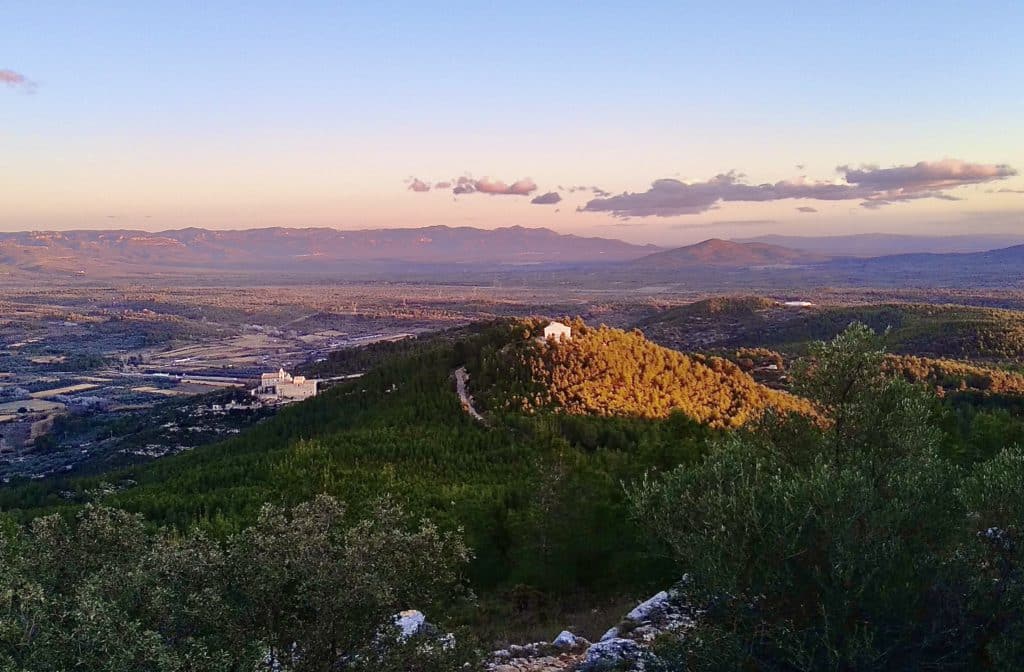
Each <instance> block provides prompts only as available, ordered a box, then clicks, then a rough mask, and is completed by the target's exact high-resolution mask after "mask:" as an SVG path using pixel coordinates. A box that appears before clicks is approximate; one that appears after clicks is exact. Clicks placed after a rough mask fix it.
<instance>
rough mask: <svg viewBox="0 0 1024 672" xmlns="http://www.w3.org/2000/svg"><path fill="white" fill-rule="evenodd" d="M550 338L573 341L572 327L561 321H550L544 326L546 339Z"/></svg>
mask: <svg viewBox="0 0 1024 672" xmlns="http://www.w3.org/2000/svg"><path fill="white" fill-rule="evenodd" d="M549 338H553V339H555V340H556V341H562V340H565V341H571V340H572V328H571V327H569V325H567V324H562V323H561V322H549V323H548V326H546V327H544V340H547V339H549Z"/></svg>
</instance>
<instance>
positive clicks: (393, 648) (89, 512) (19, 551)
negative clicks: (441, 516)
mask: <svg viewBox="0 0 1024 672" xmlns="http://www.w3.org/2000/svg"><path fill="white" fill-rule="evenodd" d="M468 558H469V552H468V550H467V549H466V547H465V546H464V545H463V543H462V541H461V540H460V539H459V538H458V537H457V536H455V535H451V534H442V533H440V532H438V530H437V529H435V528H434V527H433V526H432V525H431V524H429V523H426V522H424V523H422V524H421V525H419V526H418V527H416V528H413V529H409V528H408V526H407V525H406V523H405V520H404V517H403V514H402V511H401V510H400V509H398V508H396V507H394V506H391V505H387V504H384V505H381V506H380V507H379V508H378V509H377V510H376V511H375V512H374V514H373V515H372V516H370V517H368V518H366V519H364V520H361V521H358V522H356V523H355V524H346V521H345V511H344V508H343V507H342V506H341V504H339V503H338V502H337V501H335V500H334V499H331V498H329V497H319V498H317V499H315V500H313V501H311V502H308V503H305V504H300V505H298V506H296V507H295V508H293V509H290V510H287V509H283V508H280V507H276V506H271V505H267V506H265V507H264V508H263V510H262V512H261V513H260V516H259V519H258V521H257V522H256V524H255V525H253V526H252V527H250V528H248V529H246V530H245V531H243V532H241V533H239V534H236V535H234V536H232V537H230V538H229V539H227V540H226V541H224V542H214V541H211V540H210V539H208V538H207V537H205V536H204V535H202V534H199V533H196V534H191V535H186V536H180V535H174V534H171V533H168V532H166V531H160V532H158V533H155V534H151V533H148V532H147V530H146V526H145V524H144V521H143V520H142V518H141V517H140V516H137V515H133V514H129V513H126V512H123V511H120V510H117V509H112V508H106V507H98V506H88V507H86V508H85V509H84V510H83V511H81V513H79V514H78V515H77V516H76V517H75V519H74V520H73V521H68V520H66V519H64V518H62V517H61V516H59V515H51V516H47V517H44V518H40V519H37V520H35V521H34V522H33V523H32V524H31V526H30V527H29V528H28V529H21V528H18V527H16V526H14V525H12V524H7V525H6V526H5V528H4V530H3V535H2V540H0V669H4V670H7V669H12V670H24V671H26V672H27V671H30V670H32V671H34V670H83V671H84V670H109V671H111V672H114V671H122V670H123V671H124V672H129V671H131V672H137V671H140V670H152V671H154V672H156V671H160V672H163V671H169V670H182V671H185V670H223V671H225V672H228V671H233V670H253V669H258V668H259V667H260V666H263V665H266V664H272V665H276V669H280V670H296V671H299V670H330V669H336V665H338V663H339V661H344V662H345V668H346V669H354V670H358V669H375V670H377V671H381V670H389V669H417V670H419V669H422V670H430V669H437V670H442V669H451V667H449V666H455V667H459V666H461V664H462V663H463V662H467V661H469V660H471V659H472V658H473V654H472V652H469V651H467V650H466V647H465V642H459V640H455V644H454V646H451V645H449V646H447V647H446V646H441V645H439V644H438V643H437V642H432V643H431V642H424V641H421V638H416V637H414V638H411V639H408V640H403V639H402V638H400V637H397V632H396V631H394V627H393V625H392V618H393V615H394V614H395V613H396V612H398V611H400V610H402V609H406V608H409V607H411V606H415V607H417V608H420V609H429V608H430V607H432V606H438V605H440V604H441V603H443V602H446V601H448V600H450V599H452V598H453V597H458V596H459V595H460V593H461V592H462V581H461V576H460V572H461V569H462V567H463V566H464V564H465V563H466V562H467V560H468Z"/></svg>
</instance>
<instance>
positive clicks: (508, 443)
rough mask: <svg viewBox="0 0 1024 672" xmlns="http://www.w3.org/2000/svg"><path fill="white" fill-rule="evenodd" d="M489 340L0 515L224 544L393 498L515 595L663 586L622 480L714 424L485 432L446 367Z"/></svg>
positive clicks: (584, 421)
mask: <svg viewBox="0 0 1024 672" xmlns="http://www.w3.org/2000/svg"><path fill="white" fill-rule="evenodd" d="M498 329H504V327H503V326H502V327H499V328H498ZM492 333H494V330H486V331H485V332H484V334H483V335H482V336H480V337H471V338H468V339H466V340H465V341H464V342H462V343H461V344H452V343H451V342H449V341H447V340H439V341H429V340H428V341H424V342H423V343H421V346H422V347H421V348H420V349H418V350H417V351H416V352H415V354H412V355H409V356H404V357H403V356H397V357H394V358H391V359H387V360H385V361H384V363H382V365H381V366H379V367H378V368H377V369H375V370H373V371H371V372H370V373H368V374H367V375H365V376H363V377H362V378H360V379H358V380H355V381H353V382H350V383H347V384H344V385H339V386H337V387H334V388H332V389H330V390H328V391H327V392H326V393H325V394H323V395H321V396H319V397H316V398H314V399H311V400H309V401H308V402H305V403H302V404H297V405H294V406H291V407H288V408H285V409H283V410H282V411H281V412H280V413H278V414H277V415H276V416H275V417H274V418H272V419H270V420H269V421H267V422H265V423H262V424H260V425H257V426H255V427H253V428H251V429H250V430H249V431H247V432H246V433H245V434H243V435H242V436H240V437H238V438H236V439H232V440H229V441H226V442H224V443H222V444H219V445H215V446H210V447H207V448H203V449H202V450H196V451H192V452H189V453H184V454H181V455H176V456H173V457H167V458H163V459H160V460H157V461H155V462H152V463H149V464H147V465H140V466H133V467H130V468H126V469H122V470H120V471H115V472H110V473H107V474H104V475H102V476H95V477H85V478H81V477H79V478H60V479H52V480H46V481H32V482H27V483H22V484H17V485H14V487H9V488H4V489H0V508H2V509H3V510H5V511H8V512H10V513H12V514H13V515H15V516H17V517H19V518H21V519H28V518H31V517H33V516H35V515H38V514H39V513H43V512H47V511H51V510H54V509H58V510H72V509H74V508H76V507H78V506H80V505H81V504H82V503H84V502H88V501H101V502H102V503H104V504H106V505H110V506H116V507H118V508H121V509H125V510H129V511H133V512H138V513H141V514H143V515H144V516H145V518H146V520H148V521H151V522H152V523H154V524H159V525H170V526H173V527H175V528H177V529H179V530H187V529H189V528H190V527H193V526H198V527H199V528H200V529H203V530H204V531H206V532H207V533H209V534H211V535H212V536H215V537H218V538H220V537H224V536H226V535H229V534H232V533H236V532H238V531H239V530H240V529H242V528H243V527H244V526H246V525H248V524H251V523H252V522H253V521H254V520H255V518H256V515H257V514H258V511H259V509H260V507H261V506H262V505H263V503H264V502H268V501H269V502H273V503H277V504H281V505H295V504H297V503H299V502H302V501H306V500H308V499H310V498H312V497H315V496H316V495H318V494H320V493H327V494H331V495H334V496H336V497H338V498H339V499H342V500H344V501H345V502H346V503H347V504H348V505H349V507H350V509H351V510H352V511H354V512H357V513H365V512H366V511H367V510H368V508H369V507H370V506H371V504H372V502H374V501H376V500H377V499H378V498H379V497H381V496H385V495H389V494H391V495H394V496H395V497H397V498H399V499H400V500H401V501H402V502H403V503H404V504H405V505H406V506H407V507H408V509H409V510H411V511H416V512H417V513H418V514H423V515H427V516H429V517H430V518H431V519H433V520H435V521H436V522H437V523H438V524H439V525H441V526H442V528H443V529H446V530H452V529H456V528H458V527H463V528H465V537H466V541H467V543H468V544H469V545H470V546H471V547H472V548H473V549H475V557H474V560H473V562H472V563H471V565H470V567H469V569H468V573H469V575H470V576H471V578H472V579H473V582H474V586H475V587H476V588H477V589H478V590H479V591H480V592H481V593H482V594H485V595H501V596H509V601H510V603H511V602H512V601H514V600H512V597H514V596H513V593H517V594H518V593H530V592H531V591H535V592H538V593H539V594H540V595H541V596H553V595H563V596H564V595H571V594H576V593H579V592H581V591H585V592H587V593H590V594H598V595H600V594H606V593H618V592H619V591H622V592H629V591H632V590H637V591H641V590H647V589H649V588H651V587H654V586H656V585H658V583H659V582H661V581H664V580H666V579H667V578H668V577H669V573H668V572H669V568H668V563H667V562H665V561H664V560H663V559H661V558H657V557H652V556H651V554H650V553H649V551H650V550H651V547H650V545H649V544H648V543H647V541H646V539H645V536H644V535H643V534H642V533H641V532H640V531H638V530H637V529H636V527H635V526H634V525H632V524H631V522H630V521H629V520H628V516H627V513H626V511H627V509H626V504H625V496H624V492H623V490H622V487H621V483H622V482H624V481H630V480H633V479H635V478H637V477H639V476H640V475H641V474H642V473H643V472H644V471H645V470H648V469H668V468H671V467H674V466H676V465H678V464H680V463H686V462H692V461H693V460H695V459H696V458H697V457H698V456H699V455H700V454H701V451H702V450H704V446H705V445H706V439H707V436H708V435H709V434H710V433H711V431H712V430H710V429H708V428H707V427H703V426H701V425H698V424H697V423H694V422H692V421H691V420H689V419H687V418H686V417H685V416H682V415H679V414H677V415H673V416H671V417H668V418H665V419H662V420H657V421H647V420H643V419H640V418H596V417H595V418H591V417H583V416H562V415H541V416H534V417H524V416H517V415H509V416H507V417H504V418H501V419H500V421H498V422H496V423H495V424H494V426H491V427H486V426H482V425H480V424H479V423H476V422H474V421H473V420H471V419H470V418H469V417H468V416H467V415H466V414H465V413H464V412H463V410H462V408H461V407H460V405H459V402H458V399H457V397H456V396H455V395H454V394H453V392H452V383H451V380H450V374H451V371H452V369H453V368H454V367H455V366H456V365H458V364H459V363H461V362H462V361H463V359H462V358H464V357H467V356H472V353H473V352H474V351H475V350H476V349H477V348H479V347H481V346H480V344H481V343H482V342H483V340H485V339H486V338H487V337H489V335H491V334H492ZM505 333H506V334H507V331H506V332H505Z"/></svg>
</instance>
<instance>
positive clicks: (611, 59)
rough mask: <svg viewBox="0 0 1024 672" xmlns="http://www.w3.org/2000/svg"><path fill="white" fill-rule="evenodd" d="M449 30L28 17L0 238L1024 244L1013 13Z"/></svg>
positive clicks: (19, 29)
mask: <svg viewBox="0 0 1024 672" xmlns="http://www.w3.org/2000/svg"><path fill="white" fill-rule="evenodd" d="M883 7H884V8H886V10H885V20H884V21H880V20H878V17H879V16H881V12H882V9H883ZM446 9H447V11H445V12H439V11H437V8H434V7H426V6H419V5H401V4H400V5H389V6H376V5H364V6H356V5H353V6H346V7H337V6H335V5H333V4H331V3H314V2H305V3H298V4H297V5H293V6H289V7H288V8H283V7H280V6H277V5H275V4H274V3H264V2H256V3H251V4H250V5H248V6H247V7H246V8H245V9H244V10H238V9H228V8H226V7H221V8H209V7H203V8H201V7H187V8H181V7H177V6H174V5H171V4H169V3H157V4H147V5H146V6H128V7H125V6H122V5H121V4H120V3H115V2H99V3H92V4H90V5H89V6H80V7H74V6H65V5H63V4H60V5H58V4H51V3H46V2H40V3H16V4H15V5H14V6H12V7H9V8H7V9H6V10H5V30H4V31H3V33H4V44H5V47H6V49H5V50H4V52H3V53H2V55H0V58H2V59H3V60H2V61H0V123H2V124H3V128H4V129H5V131H6V135H5V137H4V141H3V143H4V144H3V147H4V150H3V152H0V178H2V180H3V185H4V186H3V188H2V196H3V198H2V199H0V230H4V231H22V230H68V229H138V230H146V231H160V230H169V229H181V228H187V227H190V226H194V227H201V228H209V229H246V228H262V227H269V226H292V227H301V228H304V227H315V226H327V227H331V228H336V229H342V230H352V229H377V228H412V227H422V226H434V225H448V226H453V227H456V226H473V227H478V228H488V229H492V228H499V227H507V226H515V225H520V226H524V227H530V228H534V227H547V228H551V229H553V230H555V231H558V232H559V233H572V234H577V235H586V236H601V237H607V238H618V239H622V240H626V241H629V242H634V243H654V244H658V245H663V246H668V245H683V244H688V243H693V242H697V241H699V240H704V239H707V238H745V237H755V236H761V235H766V234H778V235H805V236H807V235H811V236H820V235H845V234H857V233H892V234H906V235H923V234H929V235H980V234H1007V235H1010V234H1016V233H1017V232H1019V231H1022V230H1024V226H1022V224H1024V177H1022V176H1021V175H1020V170H1021V168H1022V166H1024V127H1022V126H1021V124H1020V122H1019V119H1020V118H1021V114H1022V112H1024V99H1022V98H1021V96H1020V93H1019V92H1020V91H1022V90H1024V66H1022V65H1021V64H1024V47H1022V45H1021V41H1020V40H1019V39H1018V36H1017V34H1016V33H1017V30H1016V28H1017V27H1019V26H1020V25H1021V20H1022V19H1024V6H1021V5H1020V4H1019V3H1008V2H989V3H980V4H975V5H971V6H970V7H968V6H964V5H961V4H954V3H940V4H938V5H936V4H934V3H929V4H928V5H924V4H923V3H908V4H907V5H905V6H901V7H897V8H893V7H891V6H886V5H881V4H880V5H878V6H877V7H875V9H874V10H872V8H871V7H865V6H858V7H823V6H820V5H818V4H806V5H801V6H791V7H789V8H787V9H786V11H785V12H784V13H783V14H782V15H780V14H779V10H778V8H777V7H773V6H764V5H762V4H759V3H739V5H736V6H730V7H729V8H728V9H724V8H716V7H705V6H699V7H681V6H678V5H677V4H675V3H648V4H646V5H645V6H643V7H628V8H627V7H623V6H619V5H616V4H612V3H607V4H604V3H596V4H591V5H588V6H587V7H586V8H585V10H574V9H571V8H568V7H552V6H549V5H547V4H545V3H530V2H528V3H525V4H522V3H521V4H519V5H517V6H516V7H514V8H505V9H502V10H498V11H495V10H490V9H488V8H485V7H481V6H478V5H475V4H472V3H456V5H453V6H449V7H447V8H446ZM950 44H955V45H956V49H955V50H953V51H951V50H950V49H949V45H950Z"/></svg>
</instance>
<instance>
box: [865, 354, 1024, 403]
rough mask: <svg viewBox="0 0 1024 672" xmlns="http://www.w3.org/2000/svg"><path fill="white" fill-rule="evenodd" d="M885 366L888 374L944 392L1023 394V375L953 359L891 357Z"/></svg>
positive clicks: (908, 356) (886, 360) (887, 359)
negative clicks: (965, 391) (929, 385)
mask: <svg viewBox="0 0 1024 672" xmlns="http://www.w3.org/2000/svg"><path fill="white" fill-rule="evenodd" d="M884 367H885V369H886V371H889V372H892V373H895V374H898V375H901V376H903V377H905V378H906V379H907V380H909V381H911V382H923V383H929V384H931V385H933V386H934V387H935V388H937V389H938V390H941V391H943V392H945V391H948V390H958V391H964V390H977V391H980V392H987V393H993V394H1014V395H1019V394H1024V375H1022V374H1020V373H1016V372H1013V371H1007V370H1005V369H997V368H993V367H990V366H979V365H977V364H971V363H968V362H958V361H955V360H950V359H931V358H928V357H914V356H910V355H890V356H889V357H887V358H886V359H885V362H884Z"/></svg>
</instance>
